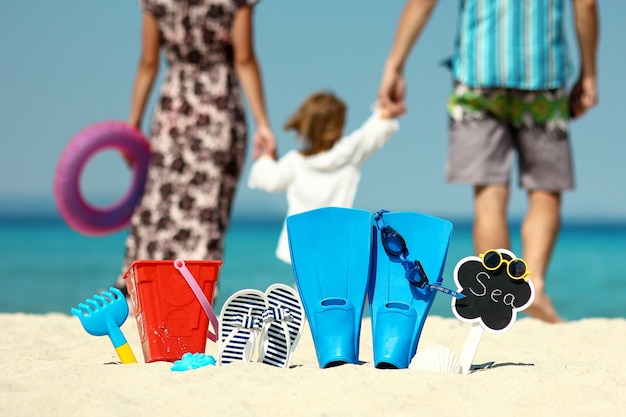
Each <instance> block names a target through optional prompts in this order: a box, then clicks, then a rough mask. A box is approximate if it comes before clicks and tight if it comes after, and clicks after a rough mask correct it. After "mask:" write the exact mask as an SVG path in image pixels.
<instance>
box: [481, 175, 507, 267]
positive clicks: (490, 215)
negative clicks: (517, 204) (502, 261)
mask: <svg viewBox="0 0 626 417" xmlns="http://www.w3.org/2000/svg"><path fill="white" fill-rule="evenodd" d="M508 204H509V187H508V185H505V184H498V185H478V186H476V187H475V188H474V232H473V237H474V239H473V240H474V250H475V251H476V255H479V254H481V253H484V252H486V251H487V250H489V249H499V248H506V249H508V248H509V247H510V239H509V226H508V222H507V208H508Z"/></svg>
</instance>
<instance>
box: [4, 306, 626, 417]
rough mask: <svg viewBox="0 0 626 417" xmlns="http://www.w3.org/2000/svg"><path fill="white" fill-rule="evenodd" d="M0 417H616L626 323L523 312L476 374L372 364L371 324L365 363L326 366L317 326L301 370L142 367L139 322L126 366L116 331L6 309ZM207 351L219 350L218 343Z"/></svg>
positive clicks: (486, 344) (439, 335)
mask: <svg viewBox="0 0 626 417" xmlns="http://www.w3.org/2000/svg"><path fill="white" fill-rule="evenodd" d="M0 329H1V331H0V352H1V354H0V367H1V369H2V372H1V373H0V415H1V416H85V415H88V416H91V417H100V416H134V417H141V416H174V415H222V416H290V417H291V416H360V417H368V416H372V417H374V416H376V417H379V416H459V415H462V416H481V417H483V416H484V417H488V416H501V415H510V416H522V415H524V416H562V415H568V416H603V415H605V416H617V415H624V413H625V411H624V405H626V374H625V373H624V366H625V365H626V360H625V358H626V353H625V352H626V351H625V348H624V346H626V320H625V319H586V320H580V321H575V322H568V323H564V324H557V325H550V324H545V323H543V322H540V321H537V320H534V319H530V318H521V319H519V320H518V321H517V322H516V323H515V325H514V326H513V327H512V328H511V329H510V330H509V331H508V332H505V333H502V334H493V333H487V332H485V333H484V335H483V337H482V341H481V343H480V345H479V347H478V351H477V353H476V356H475V358H474V361H473V363H474V364H480V363H487V362H493V363H494V366H493V367H491V368H490V369H484V370H480V371H474V372H472V373H470V374H469V375H466V376H464V375H455V374H445V373H437V372H428V371H423V370H418V369H404V370H379V369H375V368H374V367H373V365H372V347H371V327H370V322H369V320H368V319H365V320H364V321H363V327H362V331H361V353H360V359H361V361H362V364H361V365H344V366H340V367H336V368H331V369H319V368H318V366H317V361H316V359H315V350H314V347H313V342H312V339H311V335H310V333H309V330H308V325H307V326H306V329H305V333H303V336H302V338H301V340H300V343H299V345H298V347H297V350H296V352H295V354H294V358H293V365H292V367H291V368H290V369H279V368H274V367H271V366H269V365H264V364H261V363H253V362H246V363H233V364H230V365H226V366H220V367H216V366H205V367H202V368H199V369H196V370H191V371H185V372H173V371H171V369H170V368H171V364H170V363H166V362H157V363H150V364H146V363H144V362H143V356H142V352H141V346H140V344H139V337H138V332H137V326H136V322H135V320H134V318H132V317H129V319H128V320H127V321H126V323H124V325H123V328H122V330H123V332H124V334H125V335H126V337H127V339H128V342H129V344H130V346H131V348H132V349H133V351H134V353H135V356H136V357H137V360H138V361H139V363H137V364H130V365H121V364H119V359H118V358H117V356H116V354H115V351H114V350H113V347H112V345H111V343H110V341H109V339H108V337H106V336H104V337H94V336H90V335H88V334H87V333H86V332H85V331H84V330H83V328H82V326H81V325H80V322H79V320H78V319H77V318H76V317H74V316H70V315H63V314H47V315H27V314H0ZM469 329H470V325H469V324H467V323H461V322H460V321H458V320H456V319H452V318H441V317H436V316H431V317H429V318H428V320H427V322H426V325H425V327H424V331H423V333H422V338H421V340H420V345H419V347H420V348H425V347H428V346H436V345H442V346H446V347H448V348H450V349H451V350H452V351H453V352H455V353H456V354H460V351H461V350H462V349H463V345H464V343H465V339H466V337H467V335H468V332H469ZM206 353H207V354H213V355H216V353H217V345H216V344H215V343H212V342H208V345H207V351H206Z"/></svg>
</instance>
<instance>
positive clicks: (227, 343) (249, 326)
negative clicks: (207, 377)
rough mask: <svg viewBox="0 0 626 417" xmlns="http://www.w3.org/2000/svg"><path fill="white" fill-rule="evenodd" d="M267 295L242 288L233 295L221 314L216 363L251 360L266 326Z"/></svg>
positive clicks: (223, 363)
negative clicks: (264, 325) (255, 346)
mask: <svg viewBox="0 0 626 417" xmlns="http://www.w3.org/2000/svg"><path fill="white" fill-rule="evenodd" d="M265 300H266V298H265V294H264V293H262V292H261V291H258V290H252V289H248V290H241V291H237V292H236V293H234V294H233V295H231V296H230V297H229V298H228V300H226V302H225V303H224V306H223V307H222V311H221V313H220V326H219V347H218V356H217V364H218V365H225V364H228V363H231V362H236V361H246V362H248V361H250V360H251V358H252V352H253V351H254V344H255V342H256V339H257V337H258V336H259V335H260V334H261V330H262V327H263V312H264V311H265V310H266V307H267V303H266V301H265Z"/></svg>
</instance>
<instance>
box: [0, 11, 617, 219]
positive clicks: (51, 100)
mask: <svg viewBox="0 0 626 417" xmlns="http://www.w3.org/2000/svg"><path fill="white" fill-rule="evenodd" d="M567 3H568V4H569V2H567ZM403 5H404V2H403V1H383V0H359V1H357V0H318V1H305V0H263V1H262V2H261V3H260V4H259V5H258V7H256V12H255V25H256V34H257V36H256V41H255V42H256V47H257V52H258V57H259V59H260V62H261V66H262V72H263V78H264V81H265V87H266V94H267V104H268V108H269V113H270V118H271V120H272V125H273V127H274V130H275V133H276V135H277V138H278V146H279V151H280V152H281V153H284V152H286V151H287V150H289V149H292V148H294V147H297V146H298V143H297V142H296V141H295V140H294V138H293V136H292V135H290V134H287V133H285V132H283V131H282V130H281V126H282V124H283V123H284V121H285V119H286V118H287V117H288V116H289V114H290V113H291V112H292V111H293V110H294V109H295V108H296V106H298V104H299V103H300V102H301V101H302V100H303V99H304V98H305V97H306V96H307V95H308V94H310V93H311V92H313V91H315V90H319V89H331V90H333V91H334V92H335V93H337V94H338V95H339V96H341V97H342V98H343V99H344V100H345V101H346V103H347V104H348V109H349V114H348V122H347V129H348V130H353V129H355V128H357V127H358V126H359V125H360V124H361V123H362V122H363V121H364V120H365V119H366V118H367V116H368V114H369V111H370V106H371V104H372V102H373V101H374V99H375V96H376V90H377V87H378V82H379V77H380V73H381V69H382V65H383V62H384V59H385V57H386V55H387V52H388V50H389V46H390V44H391V41H392V38H393V34H394V31H395V25H396V22H397V19H398V16H399V14H400V11H401V9H402V7H403ZM456 15H457V2H456V1H454V0H441V1H440V2H439V4H438V6H437V8H436V10H435V12H434V15H433V17H432V19H431V21H430V23H429V25H428V26H427V28H426V30H425V31H424V33H423V36H422V39H421V41H420V42H419V43H418V45H417V46H416V48H414V50H413V52H412V54H411V57H410V60H409V62H408V65H407V67H406V78H407V82H408V102H407V105H408V114H407V115H406V116H405V117H403V118H402V119H401V121H400V126H401V127H400V131H399V132H398V133H397V134H396V135H395V136H394V137H393V138H392V140H391V141H390V142H389V144H388V145H387V146H386V147H385V148H384V149H382V150H381V151H380V152H379V153H377V154H376V155H374V156H373V157H372V158H371V159H370V160H369V161H367V162H366V163H365V165H364V167H363V177H362V180H361V184H360V188H359V191H358V194H357V198H356V201H355V206H357V207H361V208H365V209H369V210H372V211H373V210H376V209H379V208H386V209H389V210H411V211H420V212H424V213H428V214H431V215H436V216H441V217H448V218H455V219H456V218H468V217H470V216H471V214H472V206H471V188H470V187H469V186H463V185H449V184H446V183H445V181H444V179H443V165H444V160H445V151H446V141H447V136H446V124H447V121H446V113H445V101H446V98H447V95H448V93H449V90H450V86H451V80H450V75H449V73H448V71H447V70H446V69H444V68H443V67H442V66H441V65H440V62H441V61H442V60H443V59H445V58H446V57H448V56H449V55H450V52H451V50H452V42H453V38H454V27H455V21H456ZM569 16H570V13H569V7H568V33H569V35H570V46H571V57H572V60H573V62H574V64H575V65H574V67H575V68H574V69H575V71H576V70H577V68H578V55H577V49H576V48H575V45H576V44H575V39H574V37H573V30H572V25H571V20H570V19H569ZM624 16H626V2H624V1H623V0H602V1H601V5H600V17H601V43H600V50H599V75H600V105H599V106H598V107H597V108H595V109H594V110H593V111H592V112H591V113H590V114H588V115H587V116H586V117H585V118H584V119H582V120H580V121H576V122H574V123H573V124H572V140H573V144H574V145H573V146H574V159H575V166H576V182H577V189H576V190H575V191H574V192H569V193H567V194H566V195H565V198H564V205H563V214H564V217H565V218H566V219H581V218H582V219H586V218H594V219H622V220H624V219H626V192H625V189H626V187H625V186H624V180H625V179H626V163H624V160H625V157H626V127H625V124H624V118H625V117H626V100H625V99H624V96H626V88H625V87H626V82H625V81H624V69H625V68H626V48H625V47H624V42H625V40H626V25H624V23H623V19H624ZM139 34H140V10H139V7H138V3H137V2H135V1H133V0H109V1H96V0H91V1H81V0H59V1H55V2H51V1H39V0H4V1H2V2H0V57H1V58H0V126H1V131H0V135H1V137H2V139H1V143H2V147H3V148H4V149H3V151H2V152H0V175H1V177H2V180H1V181H0V212H4V213H6V212H20V213H23V212H35V213H39V212H42V211H43V212H46V211H49V212H54V210H55V209H54V202H53V196H52V178H53V175H54V171H55V168H56V163H57V161H58V158H59V156H60V154H61V152H62V150H63V148H64V147H65V146H66V144H67V143H68V142H69V140H70V139H71V138H72V137H73V136H74V135H75V134H76V133H77V132H79V131H80V130H82V129H83V128H85V127H86V126H88V125H90V124H92V123H95V122H98V121H103V120H125V119H126V115H127V112H128V108H129V101H130V90H131V86H132V81H133V78H134V74H135V68H136V63H137V59H138V53H139V42H140V39H139ZM573 80H574V75H572V79H571V80H570V82H573ZM155 94H156V90H155ZM155 97H156V96H155V95H153V97H152V100H151V106H152V105H153V103H154V98H155ZM149 119H150V117H149V114H147V115H146V117H145V120H146V126H144V131H146V128H147V121H148V120H149ZM250 161H251V159H250V157H248V163H247V165H246V171H245V172H244V178H243V181H242V182H241V186H240V190H239V193H238V196H237V200H236V206H235V214H236V215H249V214H254V215H256V216H263V215H271V216H274V217H280V216H281V215H282V214H283V213H284V211H285V208H286V203H285V197H284V195H282V194H278V195H271V194H265V193H262V192H260V191H256V190H250V189H248V188H247V186H246V185H245V178H246V176H247V172H248V168H249V165H250ZM129 178H130V177H129V173H128V170H127V169H126V167H125V165H124V163H123V162H122V160H121V159H120V157H119V156H118V155H117V154H116V153H115V152H112V151H110V152H103V153H102V154H99V155H98V156H96V157H95V158H94V159H93V160H92V162H91V163H90V164H89V165H88V167H87V169H86V171H85V173H84V177H83V181H82V186H83V189H84V192H85V194H86V196H87V198H88V199H90V200H91V201H93V202H96V203H98V204H106V203H109V202H112V201H113V200H114V199H115V198H116V197H119V196H120V195H121V194H122V193H123V192H124V190H125V188H126V186H127V185H128V183H129ZM514 181H515V180H514ZM525 202H526V200H525V194H524V193H523V192H522V191H521V190H519V189H517V188H515V192H514V193H513V199H512V202H511V214H512V216H520V215H521V214H522V213H523V210H524V208H525Z"/></svg>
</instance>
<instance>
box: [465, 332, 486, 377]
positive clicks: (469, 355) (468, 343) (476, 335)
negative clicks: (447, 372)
mask: <svg viewBox="0 0 626 417" xmlns="http://www.w3.org/2000/svg"><path fill="white" fill-rule="evenodd" d="M483 331H484V330H483V327H482V326H481V325H480V323H473V324H472V327H471V328H470V332H469V334H468V335H467V339H465V346H464V347H463V351H462V352H461V357H460V358H459V365H461V373H462V374H463V375H467V374H468V373H469V371H470V368H471V367H472V360H474V355H476V351H477V350H478V345H479V344H480V339H481V338H482V337H483Z"/></svg>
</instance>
